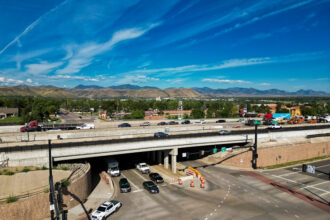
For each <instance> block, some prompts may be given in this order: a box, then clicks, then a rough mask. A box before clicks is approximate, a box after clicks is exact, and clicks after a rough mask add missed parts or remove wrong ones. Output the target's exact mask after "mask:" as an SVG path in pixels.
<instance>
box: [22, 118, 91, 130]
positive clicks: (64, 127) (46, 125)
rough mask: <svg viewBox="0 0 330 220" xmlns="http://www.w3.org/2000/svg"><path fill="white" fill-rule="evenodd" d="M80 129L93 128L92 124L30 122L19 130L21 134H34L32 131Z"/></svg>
mask: <svg viewBox="0 0 330 220" xmlns="http://www.w3.org/2000/svg"><path fill="white" fill-rule="evenodd" d="M77 127H80V128H81V129H92V128H95V126H94V124H87V125H86V124H83V123H79V124H53V123H41V124H39V123H38V121H37V120H33V121H30V122H28V123H26V124H25V125H24V126H23V127H21V128H20V131H21V132H34V131H47V130H54V129H56V130H59V129H60V130H75V129H78V128H77Z"/></svg>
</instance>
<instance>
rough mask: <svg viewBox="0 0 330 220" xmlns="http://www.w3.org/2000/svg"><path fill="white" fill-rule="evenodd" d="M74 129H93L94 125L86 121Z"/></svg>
mask: <svg viewBox="0 0 330 220" xmlns="http://www.w3.org/2000/svg"><path fill="white" fill-rule="evenodd" d="M76 129H78V130H85V129H95V125H94V124H93V123H86V124H82V125H80V126H77V127H76Z"/></svg>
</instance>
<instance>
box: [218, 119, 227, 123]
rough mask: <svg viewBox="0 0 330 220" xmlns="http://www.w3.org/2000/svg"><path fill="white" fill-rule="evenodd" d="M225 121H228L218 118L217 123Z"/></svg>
mask: <svg viewBox="0 0 330 220" xmlns="http://www.w3.org/2000/svg"><path fill="white" fill-rule="evenodd" d="M225 122H226V120H222V119H220V120H217V121H216V122H215V123H225Z"/></svg>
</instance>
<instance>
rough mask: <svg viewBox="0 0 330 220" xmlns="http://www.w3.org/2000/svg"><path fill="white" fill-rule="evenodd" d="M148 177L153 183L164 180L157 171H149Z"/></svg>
mask: <svg viewBox="0 0 330 220" xmlns="http://www.w3.org/2000/svg"><path fill="white" fill-rule="evenodd" d="M149 177H150V179H151V180H152V181H154V182H155V183H163V182H164V179H163V177H161V176H160V175H159V174H158V173H150V174H149Z"/></svg>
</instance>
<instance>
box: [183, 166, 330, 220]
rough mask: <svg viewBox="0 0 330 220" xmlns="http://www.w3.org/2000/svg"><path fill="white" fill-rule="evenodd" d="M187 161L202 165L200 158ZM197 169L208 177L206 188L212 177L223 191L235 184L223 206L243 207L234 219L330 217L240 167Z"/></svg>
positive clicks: (235, 214)
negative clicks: (238, 168)
mask: <svg viewBox="0 0 330 220" xmlns="http://www.w3.org/2000/svg"><path fill="white" fill-rule="evenodd" d="M185 163H186V165H190V166H193V167H198V166H200V165H201V164H199V163H197V162H196V161H194V162H185ZM197 169H198V171H200V172H201V174H202V175H203V176H204V177H205V179H206V188H207V187H208V186H207V184H208V183H209V181H210V180H211V181H212V183H213V184H214V183H215V184H218V186H219V188H222V189H223V190H225V188H226V186H227V185H228V184H229V185H230V186H231V194H230V197H229V199H227V200H226V202H225V203H224V205H223V206H222V208H224V209H226V208H235V207H239V209H240V213H242V215H240V214H237V213H232V214H233V216H236V217H235V218H233V219H241V218H243V219H255V218H256V219H267V218H271V219H296V218H301V219H309V218H313V216H315V214H317V215H318V216H319V217H320V219H327V218H328V213H326V212H323V211H320V209H318V208H316V207H314V206H312V205H309V204H308V203H306V202H304V201H302V200H300V199H297V198H295V197H293V196H288V194H287V193H285V192H282V191H279V190H278V189H276V188H274V187H273V186H271V185H269V184H265V183H263V182H261V181H259V180H257V179H255V178H252V177H250V176H246V175H245V174H244V173H242V172H241V171H239V170H229V169H224V168H221V167H218V166H207V167H205V168H197ZM216 191H217V190H216ZM223 211H224V210H223ZM265 211H266V213H265ZM257 216H258V217H257ZM209 219H210V218H209Z"/></svg>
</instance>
